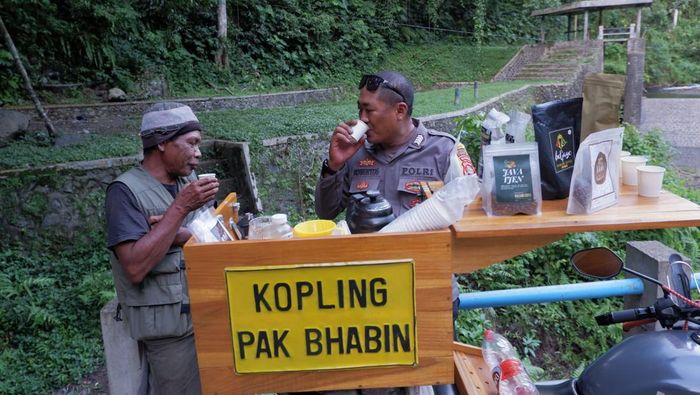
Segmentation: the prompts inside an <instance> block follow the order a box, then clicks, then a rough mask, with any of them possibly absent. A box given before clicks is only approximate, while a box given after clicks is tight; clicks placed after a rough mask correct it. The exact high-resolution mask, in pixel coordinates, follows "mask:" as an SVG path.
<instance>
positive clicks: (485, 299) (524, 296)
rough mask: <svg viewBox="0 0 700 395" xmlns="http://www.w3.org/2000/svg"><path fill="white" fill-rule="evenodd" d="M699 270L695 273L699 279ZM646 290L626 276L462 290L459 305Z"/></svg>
mask: <svg viewBox="0 0 700 395" xmlns="http://www.w3.org/2000/svg"><path fill="white" fill-rule="evenodd" d="M698 274H700V273H698ZM698 274H696V276H697V277H698V278H699V279H700V276H698ZM643 292H644V284H643V283H642V280H641V279H640V278H628V279H624V280H608V281H596V282H590V283H578V284H566V285H549V286H544V287H531V288H515V289H504V290H499V291H485V292H470V293H462V294H460V295H459V308H460V309H478V308H482V307H502V306H512V305H517V304H531V303H549V302H561V301H565V300H578V299H593V298H607V297H610V296H624V295H641V294H642V293H643Z"/></svg>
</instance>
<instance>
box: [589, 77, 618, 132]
mask: <svg viewBox="0 0 700 395" xmlns="http://www.w3.org/2000/svg"><path fill="white" fill-rule="evenodd" d="M624 94H625V76H624V75H618V74H605V73H589V74H587V75H586V77H585V78H584V79H583V107H582V109H581V139H582V140H584V139H585V138H586V137H588V135H589V134H591V133H594V132H597V131H600V130H606V129H611V128H616V127H618V126H620V103H621V101H622V96H623V95H624Z"/></svg>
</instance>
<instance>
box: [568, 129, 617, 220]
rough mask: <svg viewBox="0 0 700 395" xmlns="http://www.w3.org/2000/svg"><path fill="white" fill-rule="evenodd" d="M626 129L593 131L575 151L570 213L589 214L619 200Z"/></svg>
mask: <svg viewBox="0 0 700 395" xmlns="http://www.w3.org/2000/svg"><path fill="white" fill-rule="evenodd" d="M623 130H624V129H623V128H613V129H607V130H603V131H600V132H595V133H592V134H590V135H589V136H588V137H586V139H585V140H584V141H583V143H581V146H580V147H579V149H578V152H577V153H576V161H575V162H574V172H573V176H572V178H571V186H570V190H569V202H568V204H567V206H566V213H567V214H590V213H594V212H596V211H599V210H602V209H604V208H607V207H610V206H612V205H614V204H615V203H617V199H618V197H619V195H620V185H619V183H620V180H619V174H620V169H618V166H619V164H620V152H621V151H622V132H623Z"/></svg>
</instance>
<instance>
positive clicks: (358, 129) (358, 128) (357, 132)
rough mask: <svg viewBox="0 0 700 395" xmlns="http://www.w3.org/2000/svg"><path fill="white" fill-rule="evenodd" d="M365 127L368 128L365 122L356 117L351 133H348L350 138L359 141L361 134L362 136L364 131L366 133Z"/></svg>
mask: <svg viewBox="0 0 700 395" xmlns="http://www.w3.org/2000/svg"><path fill="white" fill-rule="evenodd" d="M367 129H369V126H367V124H366V123H364V122H362V121H361V120H359V119H358V120H357V123H356V124H355V126H353V127H352V133H351V134H350V136H352V138H354V139H355V142H358V141H360V139H361V138H362V136H364V135H365V133H367Z"/></svg>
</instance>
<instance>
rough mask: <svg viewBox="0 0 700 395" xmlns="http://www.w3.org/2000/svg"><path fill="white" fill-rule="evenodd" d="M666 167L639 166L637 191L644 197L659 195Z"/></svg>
mask: <svg viewBox="0 0 700 395" xmlns="http://www.w3.org/2000/svg"><path fill="white" fill-rule="evenodd" d="M665 172H666V169H665V168H663V167H661V166H637V181H639V188H638V189H637V193H638V194H639V196H644V197H659V195H661V186H662V185H663V182H664V173H665Z"/></svg>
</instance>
